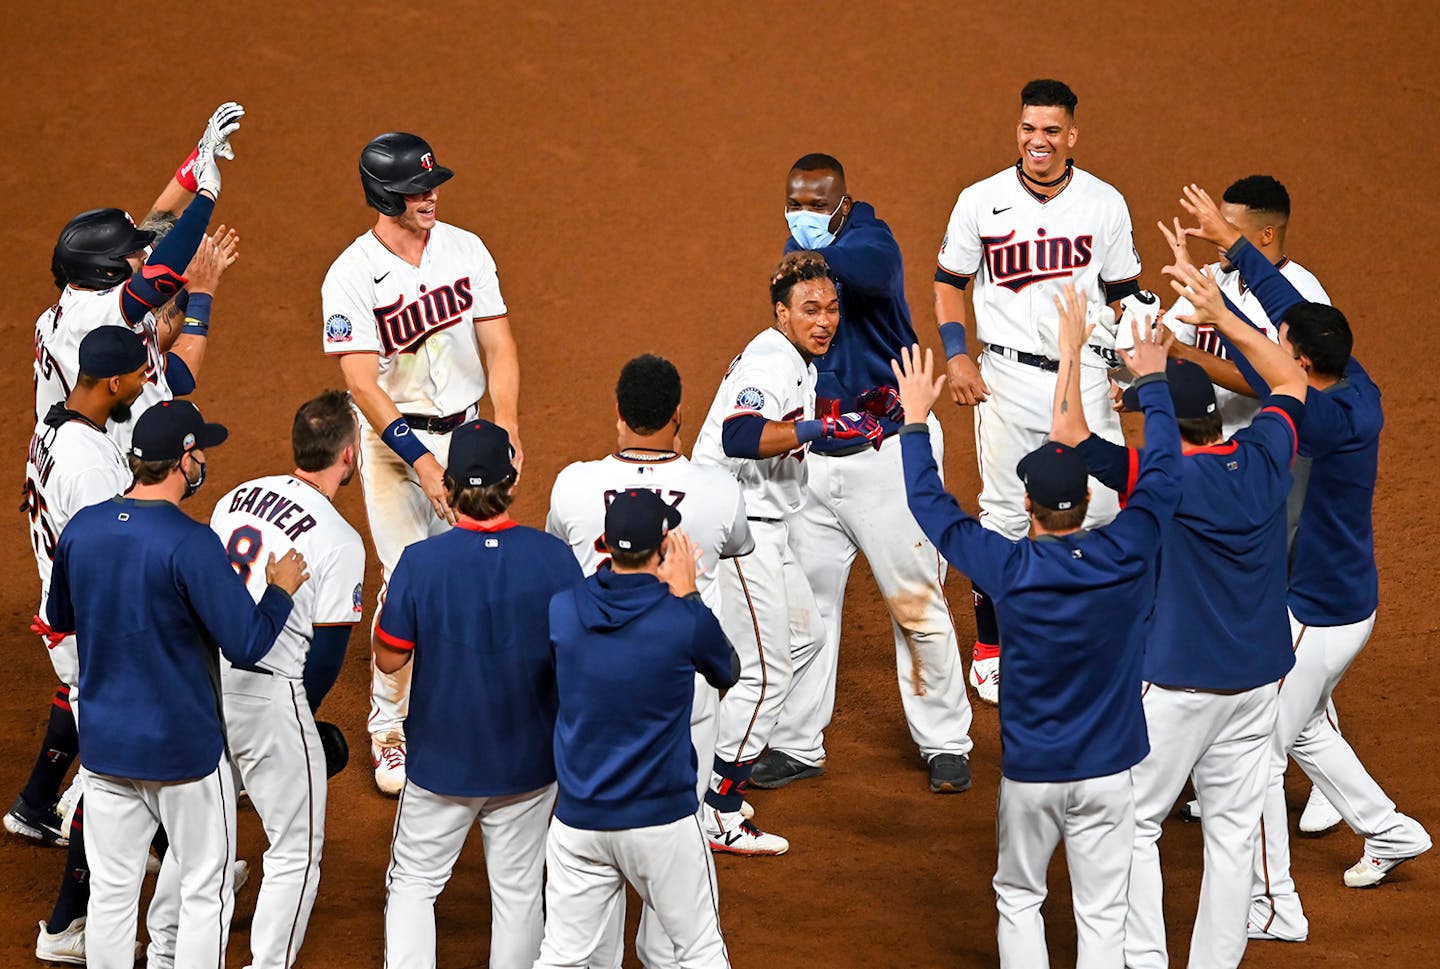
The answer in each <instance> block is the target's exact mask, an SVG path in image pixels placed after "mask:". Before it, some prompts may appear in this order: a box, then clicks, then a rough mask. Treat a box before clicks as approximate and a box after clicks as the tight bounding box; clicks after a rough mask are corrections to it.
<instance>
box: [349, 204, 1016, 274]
mask: <svg viewBox="0 0 1440 969" xmlns="http://www.w3.org/2000/svg"><path fill="white" fill-rule="evenodd" d="M1014 207H1015V206H1013V205H1007V206H1005V207H1004V208H1003V209H996V208H992V209H991V210H990V214H991V215H999V214H1000V213H1001V212H1009V211H1010V210H1011V209H1013V208H1014ZM376 282H379V280H376Z"/></svg>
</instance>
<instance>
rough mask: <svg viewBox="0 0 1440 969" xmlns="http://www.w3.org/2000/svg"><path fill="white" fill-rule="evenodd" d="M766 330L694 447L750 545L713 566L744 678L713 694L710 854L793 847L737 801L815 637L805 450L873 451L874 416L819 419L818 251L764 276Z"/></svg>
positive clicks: (822, 294)
mask: <svg viewBox="0 0 1440 969" xmlns="http://www.w3.org/2000/svg"><path fill="white" fill-rule="evenodd" d="M770 305H771V307H772V308H773V311H774V314H775V322H774V324H773V325H772V326H770V327H767V328H766V329H764V330H762V331H761V332H760V333H759V334H758V335H757V336H755V338H754V339H752V340H751V341H750V343H749V344H748V345H747V346H746V347H745V349H744V350H742V351H741V352H740V355H739V356H738V357H736V358H735V359H734V360H733V361H732V362H731V364H730V367H729V369H727V370H726V372H725V378H724V379H723V380H722V381H721V382H720V388H719V390H717V391H716V393H715V400H714V402H713V403H711V405H710V410H709V413H707V414H706V416H705V424H704V426H702V427H701V428H700V437H699V438H698V439H697V440H696V442H695V460H696V461H698V462H701V463H705V464H714V465H718V466H720V467H723V468H726V469H727V470H729V471H730V473H731V474H733V475H734V476H735V478H736V480H738V481H739V482H740V487H741V489H742V490H743V492H744V495H745V514H746V515H747V516H748V518H749V520H750V533H751V534H752V535H753V536H754V538H755V550H754V551H753V552H751V553H750V554H749V555H747V556H745V557H744V558H743V559H739V558H731V559H725V560H723V561H722V562H721V563H720V567H719V571H720V588H721V596H720V604H721V610H720V616H721V625H722V626H724V628H725V631H726V635H728V636H729V637H730V641H731V642H732V643H734V644H735V649H736V652H738V653H739V655H740V682H739V683H737V684H735V686H734V687H732V688H731V690H730V692H728V693H726V694H725V696H724V698H723V699H722V700H721V701H720V716H719V721H720V723H719V731H718V735H717V737H716V741H715V763H714V776H713V777H712V779H711V782H710V790H709V791H708V792H707V793H706V794H705V808H706V810H705V812H704V819H705V831H706V834H708V835H709V837H710V843H711V845H712V846H713V847H714V848H715V850H716V851H723V852H726V853H729V854H743V855H780V854H784V853H785V852H786V851H787V850H789V847H790V843H789V842H788V841H786V840H785V839H784V838H781V837H779V836H778V835H773V834H768V833H766V832H764V831H762V830H761V829H760V828H759V827H757V826H756V825H755V823H754V822H753V821H751V820H749V819H748V818H746V817H745V816H744V814H743V813H742V812H741V805H742V804H743V802H744V800H745V789H746V785H747V784H748V783H749V781H750V775H751V772H752V771H753V770H754V769H755V761H756V758H758V757H759V756H760V754H761V752H762V751H764V749H765V745H766V744H767V743H768V742H769V740H770V736H771V733H770V732H771V731H772V730H773V729H774V728H775V724H776V722H777V721H778V719H779V717H780V711H781V709H782V707H783V704H784V703H785V698H786V694H787V690H788V688H789V681H790V676H791V673H792V671H793V663H794V657H795V656H804V655H806V654H810V653H813V651H814V644H815V643H816V640H817V638H818V636H819V630H818V629H816V628H815V620H816V618H818V617H816V616H815V608H816V606H815V600H814V597H813V595H812V593H811V591H810V584H809V582H808V581H807V580H806V578H805V573H804V572H803V571H802V569H801V568H800V563H799V561H798V560H797V558H796V556H795V553H794V551H793V550H792V548H791V540H790V525H789V523H790V522H791V521H793V520H794V519H795V517H796V515H797V513H798V512H800V510H801V509H802V508H804V507H805V505H806V503H807V501H811V500H813V499H812V498H810V497H809V496H808V494H807V491H806V488H805V477H806V460H805V458H806V447H807V445H809V444H811V443H812V442H814V441H818V440H822V439H828V440H842V441H850V442H856V441H859V442H861V443H863V444H864V445H865V446H866V447H870V448H872V449H873V448H874V447H878V446H879V443H880V438H881V435H882V434H883V430H882V429H881V427H880V424H879V422H878V421H876V419H875V417H874V416H873V415H872V414H869V413H867V412H854V413H849V414H843V415H836V416H832V415H829V414H826V415H824V416H822V417H819V418H817V417H815V379H816V370H815V363H814V360H815V358H817V357H820V356H823V355H824V354H825V352H826V351H827V350H829V349H830V347H831V345H832V343H833V341H834V338H835V334H836V331H837V330H838V329H839V324H840V300H839V297H838V296H837V294H836V285H835V276H834V274H833V273H832V272H831V270H830V267H829V265H828V264H827V263H826V260H825V257H823V256H821V255H820V254H818V253H813V252H796V253H791V254H789V255H787V256H786V257H785V258H784V260H783V261H781V263H780V268H779V269H778V271H777V272H776V273H775V275H774V276H773V277H772V278H771V280H770Z"/></svg>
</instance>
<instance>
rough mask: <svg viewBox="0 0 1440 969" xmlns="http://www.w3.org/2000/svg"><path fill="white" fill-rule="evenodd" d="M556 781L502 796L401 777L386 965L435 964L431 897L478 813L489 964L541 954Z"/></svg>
mask: <svg viewBox="0 0 1440 969" xmlns="http://www.w3.org/2000/svg"><path fill="white" fill-rule="evenodd" d="M554 805H555V785H554V784H547V785H546V786H545V787H542V788H540V789H539V790H536V791H528V792H526V793H524V794H514V795H510V796H506V797H447V796H445V795H443V794H435V793H433V792H431V791H427V790H426V789H425V788H423V787H421V786H420V785H418V784H416V783H415V782H414V781H412V780H409V779H407V780H406V781H405V787H404V788H403V789H402V790H401V792H400V804H399V806H397V807H396V809H395V832H394V835H393V839H392V841H391V844H390V868H389V870H388V871H387V872H386V875H385V965H386V967H387V969H422V967H423V969H433V967H434V965H435V899H436V898H438V897H439V896H440V893H441V891H443V890H444V888H445V883H446V882H448V881H449V880H450V874H451V872H453V871H454V870H455V861H456V860H457V859H458V858H459V857H460V849H461V848H463V847H464V846H465V838H466V836H467V835H468V834H469V833H470V827H471V825H473V824H475V823H476V821H477V819H478V821H479V823H480V834H481V836H482V837H483V838H484V843H485V873H486V875H487V876H488V877H489V880H490V961H489V963H488V965H489V966H490V967H491V969H529V966H530V965H531V963H533V962H534V961H535V957H536V956H537V955H538V954H539V953H540V938H541V936H542V935H543V933H544V929H545V910H544V908H543V907H542V904H541V894H540V886H541V884H542V882H543V878H542V874H543V871H544V863H545V825H546V823H547V822H548V821H549V820H550V810H551V808H553V807H554Z"/></svg>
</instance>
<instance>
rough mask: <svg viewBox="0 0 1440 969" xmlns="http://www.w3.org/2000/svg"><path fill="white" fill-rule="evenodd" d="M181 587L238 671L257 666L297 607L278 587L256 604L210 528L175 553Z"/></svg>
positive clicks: (187, 539) (181, 545) (204, 624)
mask: <svg viewBox="0 0 1440 969" xmlns="http://www.w3.org/2000/svg"><path fill="white" fill-rule="evenodd" d="M174 565H175V570H176V576H175V580H176V585H177V586H178V587H179V589H180V590H181V591H182V592H183V594H184V595H185V598H186V599H187V600H188V601H189V603H190V608H191V609H192V610H193V611H194V613H195V615H196V617H198V619H199V620H200V623H201V624H202V625H203V626H204V627H205V630H206V631H207V632H208V633H209V634H210V636H211V637H212V638H214V640H215V641H216V642H217V643H218V644H219V645H220V652H222V653H224V654H225V658H226V659H228V660H229V661H230V662H231V664H233V665H235V666H254V665H255V664H256V663H258V662H259V661H260V660H261V659H263V658H264V657H265V654H266V653H268V652H270V647H271V646H273V645H275V637H276V636H278V635H279V634H280V630H281V629H282V628H284V626H285V620H286V619H288V618H289V617H290V610H291V609H292V608H293V607H294V603H293V602H292V601H291V599H290V597H289V596H288V595H286V594H285V590H284V589H281V588H280V587H278V586H274V585H271V586H266V587H265V594H264V595H262V596H261V597H260V601H259V602H256V601H255V600H253V599H251V598H250V591H249V590H248V589H247V588H246V587H245V580H244V579H242V578H240V576H239V575H238V574H236V572H235V569H234V568H233V567H231V565H230V559H229V557H228V556H226V554H225V546H223V545H221V544H220V538H219V537H218V536H217V535H216V534H215V533H214V532H212V531H211V530H210V529H208V528H205V529H203V530H197V531H196V532H195V534H194V535H192V536H191V537H189V538H186V539H185V540H184V541H182V542H181V543H180V546H179V547H178V548H177V549H176V550H175V559H174Z"/></svg>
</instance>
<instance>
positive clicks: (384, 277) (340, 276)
mask: <svg viewBox="0 0 1440 969" xmlns="http://www.w3.org/2000/svg"><path fill="white" fill-rule="evenodd" d="M320 298H321V302H322V304H323V307H324V314H325V332H324V335H323V344H324V348H325V352H326V353H327V354H335V355H339V354H345V353H378V354H379V355H380V386H381V388H382V389H384V391H385V393H387V394H389V395H390V399H391V400H393V401H394V402H395V406H397V407H399V408H400V410H401V411H402V412H403V413H407V414H428V415H433V416H437V417H443V416H445V415H448V414H458V413H460V412H462V411H464V410H465V409H466V408H468V407H470V406H471V405H472V404H474V403H475V402H476V401H477V400H479V399H480V397H481V396H482V395H483V394H484V393H485V368H484V366H483V365H482V364H481V360H480V342H479V339H478V338H477V337H476V334H475V327H474V326H473V325H472V321H474V320H488V319H495V318H496V317H501V316H504V315H505V314H506V309H505V300H504V298H503V297H502V296H501V295H500V278H499V276H498V275H496V271H495V260H494V259H493V258H491V256H490V252H489V250H487V249H486V248H485V244H484V243H483V242H481V241H480V237H479V236H477V235H475V234H474V233H473V232H467V231H465V230H464V229H461V228H458V227H456V226H453V225H449V224H448V223H445V222H436V223H435V227H434V228H433V229H431V230H430V238H429V240H428V241H427V242H426V243H425V251H424V254H423V255H422V256H421V258H420V265H419V266H412V265H410V263H408V262H406V261H405V260H404V259H401V258H400V257H399V256H397V255H395V253H393V252H391V251H390V250H389V249H388V248H386V246H385V244H384V243H383V242H381V241H380V239H379V237H377V236H376V235H375V233H374V232H373V231H371V232H366V233H365V234H364V235H362V236H360V237H359V238H358V239H356V240H355V241H354V242H352V243H351V244H350V246H349V247H348V248H346V250H345V251H344V252H342V253H341V254H340V256H339V258H337V259H336V260H335V262H334V263H333V264H332V265H331V266H330V271H329V272H327V273H326V274H325V283H324V285H323V286H321V289H320ZM362 420H363V416H362Z"/></svg>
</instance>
